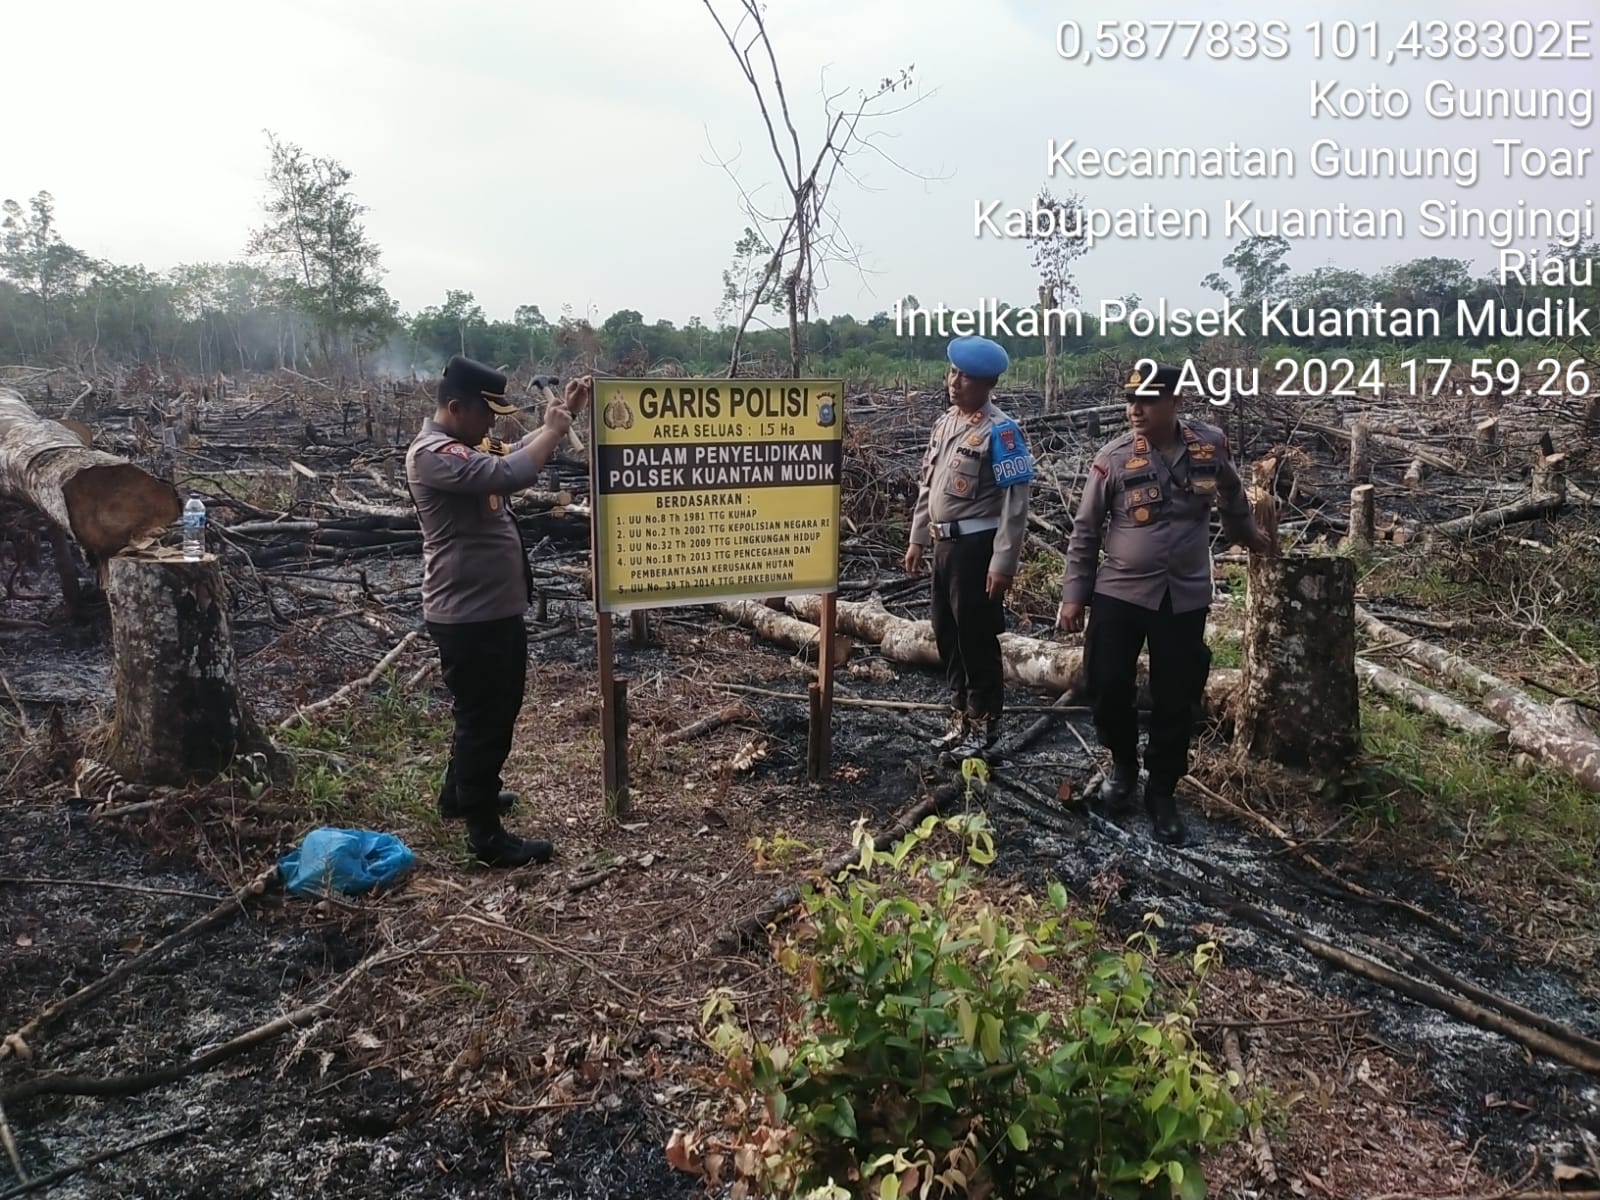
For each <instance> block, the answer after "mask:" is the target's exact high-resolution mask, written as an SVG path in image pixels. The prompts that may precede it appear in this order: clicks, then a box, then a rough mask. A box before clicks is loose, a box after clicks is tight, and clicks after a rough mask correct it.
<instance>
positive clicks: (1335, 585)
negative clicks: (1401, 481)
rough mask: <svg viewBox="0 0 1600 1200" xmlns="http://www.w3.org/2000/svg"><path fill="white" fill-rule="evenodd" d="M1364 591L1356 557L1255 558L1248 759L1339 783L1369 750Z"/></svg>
mask: <svg viewBox="0 0 1600 1200" xmlns="http://www.w3.org/2000/svg"><path fill="white" fill-rule="evenodd" d="M1355 595H1356V571H1355V564H1354V563H1353V562H1352V561H1351V560H1350V559H1348V558H1342V557H1334V556H1327V555H1310V554H1291V555H1285V556H1279V555H1261V554H1252V555H1251V556H1250V573H1249V590H1248V592H1247V593H1246V599H1245V626H1244V672H1243V682H1242V686H1241V688H1240V693H1239V700H1238V708H1237V712H1236V714H1235V725H1234V750H1235V753H1236V755H1237V756H1238V758H1239V759H1240V761H1244V760H1246V759H1257V760H1259V759H1262V758H1267V759H1271V760H1272V761H1274V762H1277V763H1280V764H1282V765H1284V766H1287V767H1293V768H1298V769H1305V770H1310V771H1312V772H1315V773H1317V774H1319V775H1321V776H1323V777H1324V778H1330V779H1331V778H1337V777H1339V776H1341V775H1342V774H1343V773H1344V772H1345V771H1346V769H1347V768H1348V767H1349V766H1350V764H1351V763H1352V762H1353V761H1354V759H1355V757H1356V755H1357V754H1358V753H1359V752H1360V749H1361V713H1360V692H1359V687H1358V683H1357V677H1356V667H1355V657H1356V651H1355V647H1356V618H1355Z"/></svg>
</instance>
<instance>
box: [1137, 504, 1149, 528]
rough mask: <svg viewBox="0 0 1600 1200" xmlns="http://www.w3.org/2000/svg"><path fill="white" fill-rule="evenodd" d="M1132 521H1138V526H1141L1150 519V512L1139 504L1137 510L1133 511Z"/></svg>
mask: <svg viewBox="0 0 1600 1200" xmlns="http://www.w3.org/2000/svg"><path fill="white" fill-rule="evenodd" d="M1133 519H1134V520H1135V521H1138V522H1139V524H1141V525H1143V524H1144V523H1145V522H1146V521H1148V520H1149V519H1150V510H1149V509H1148V508H1146V507H1145V506H1144V505H1142V504H1141V505H1140V506H1139V507H1138V508H1136V509H1134V510H1133Z"/></svg>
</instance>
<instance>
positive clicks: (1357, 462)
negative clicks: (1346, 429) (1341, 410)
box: [1350, 413, 1372, 485]
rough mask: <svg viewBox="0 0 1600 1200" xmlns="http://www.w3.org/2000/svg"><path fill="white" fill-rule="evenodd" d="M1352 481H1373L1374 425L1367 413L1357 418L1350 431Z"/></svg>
mask: <svg viewBox="0 0 1600 1200" xmlns="http://www.w3.org/2000/svg"><path fill="white" fill-rule="evenodd" d="M1350 482H1351V483H1354V484H1358V485H1359V484H1363V483H1370V482H1372V426H1371V424H1370V423H1369V422H1368V421H1367V414H1366V413H1362V414H1361V415H1360V416H1359V417H1357V418H1356V423H1355V427H1354V428H1353V429H1351V431H1350Z"/></svg>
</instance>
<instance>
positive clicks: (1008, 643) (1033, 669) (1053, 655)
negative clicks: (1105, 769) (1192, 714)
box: [717, 596, 1239, 716]
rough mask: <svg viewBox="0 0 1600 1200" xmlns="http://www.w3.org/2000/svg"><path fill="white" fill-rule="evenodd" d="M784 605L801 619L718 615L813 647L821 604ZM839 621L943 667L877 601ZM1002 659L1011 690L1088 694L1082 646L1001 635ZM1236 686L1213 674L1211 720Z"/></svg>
mask: <svg viewBox="0 0 1600 1200" xmlns="http://www.w3.org/2000/svg"><path fill="white" fill-rule="evenodd" d="M786 604H787V606H788V609H789V611H790V612H791V613H793V614H794V615H795V616H796V617H799V618H801V620H798V621H797V620H794V618H793V617H791V618H788V620H789V621H790V622H791V624H789V625H782V624H779V623H775V622H768V621H765V620H764V619H763V618H762V617H761V616H760V615H759V614H762V613H770V610H768V609H767V608H766V607H765V606H763V605H760V604H757V603H756V602H755V601H753V600H741V601H736V602H732V603H727V604H719V605H717V611H718V612H719V613H720V614H721V615H722V616H724V617H726V618H728V619H729V620H731V621H735V622H737V623H739V624H741V625H745V626H748V627H750V628H757V623H758V622H761V624H762V626H763V627H764V628H765V629H767V630H769V631H773V632H778V631H783V632H782V635H781V636H779V637H777V638H776V639H774V640H777V641H778V642H779V643H780V644H781V645H785V646H797V645H798V644H800V643H799V639H805V642H806V643H807V644H810V643H812V642H814V641H815V640H816V638H817V629H816V626H815V624H812V622H815V621H817V620H818V619H819V618H820V616H821V611H822V607H821V601H820V599H819V598H818V597H816V596H790V597H788V598H787V600H786ZM835 619H836V621H837V623H838V628H839V631H840V632H841V633H847V634H852V635H854V636H856V637H858V638H860V639H861V640H862V641H865V642H872V643H875V644H876V645H877V647H878V650H879V652H880V653H881V654H882V655H883V657H884V658H887V659H889V660H890V661H891V662H899V663H906V664H908V665H913V666H922V667H930V668H933V669H935V670H937V669H938V667H939V647H938V643H937V642H935V641H934V637H933V626H932V624H931V623H930V622H927V621H911V620H907V619H906V618H905V617H897V616H895V615H894V614H893V613H890V612H888V611H887V610H886V609H884V607H883V606H882V605H881V604H878V603H875V602H874V603H860V602H856V601H849V600H839V601H836V602H835ZM1000 657H1001V663H1002V665H1003V668H1004V671H1005V680H1006V683H1007V684H1009V685H1011V686H1013V687H1024V688H1036V689H1038V690H1039V691H1043V692H1049V693H1052V694H1056V695H1062V696H1067V697H1069V698H1072V699H1082V698H1083V697H1084V695H1085V694H1086V689H1085V680H1084V675H1083V648H1082V647H1081V646H1068V645H1065V644H1063V643H1060V642H1047V641H1044V640H1042V639H1040V638H1030V637H1023V636H1021V635H1020V634H1015V633H1002V634H1001V635H1000ZM1238 686H1239V672H1238V671H1236V670H1227V669H1214V670H1213V671H1212V672H1211V677H1210V679H1209V680H1208V681H1207V683H1206V709H1207V711H1208V712H1210V713H1211V714H1212V715H1217V716H1222V715H1225V714H1226V713H1227V709H1228V705H1229V702H1230V700H1231V697H1232V695H1233V692H1234V691H1235V690H1236V689H1237V688H1238ZM1138 695H1139V703H1140V704H1141V705H1143V706H1145V707H1148V706H1149V703H1150V691H1149V680H1148V675H1147V662H1146V659H1145V657H1144V656H1143V655H1141V656H1140V658H1139V668H1138Z"/></svg>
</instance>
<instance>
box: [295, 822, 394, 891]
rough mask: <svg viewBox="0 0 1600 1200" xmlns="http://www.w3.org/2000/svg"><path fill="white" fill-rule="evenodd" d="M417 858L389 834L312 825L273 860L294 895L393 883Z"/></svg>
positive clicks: (357, 889)
mask: <svg viewBox="0 0 1600 1200" xmlns="http://www.w3.org/2000/svg"><path fill="white" fill-rule="evenodd" d="M415 863H416V856H415V855H413V854H412V853H411V851H410V849H408V848H407V846H406V844H405V843H404V842H402V841H401V840H400V839H399V838H397V837H395V836H394V835H393V834H391V833H374V832H372V831H371V830H369V829H330V828H323V829H313V830H312V831H311V832H310V833H308V834H306V836H305V840H304V841H302V842H301V843H300V847H299V849H297V850H291V851H290V852H289V853H288V854H285V855H284V856H283V857H282V858H280V859H279V860H278V871H279V873H280V874H281V875H282V876H283V886H284V887H285V888H286V889H287V890H288V891H290V892H293V893H294V894H295V895H298V896H322V895H325V894H326V893H327V891H329V890H333V891H339V892H344V893H345V894H346V895H351V896H358V895H360V894H361V893H363V892H369V891H371V890H372V889H373V888H376V887H382V886H383V885H384V884H387V883H393V882H394V881H395V880H397V879H399V878H400V877H401V876H402V875H404V874H405V873H406V872H407V871H409V870H411V868H412V866H413V865H414V864H415Z"/></svg>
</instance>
